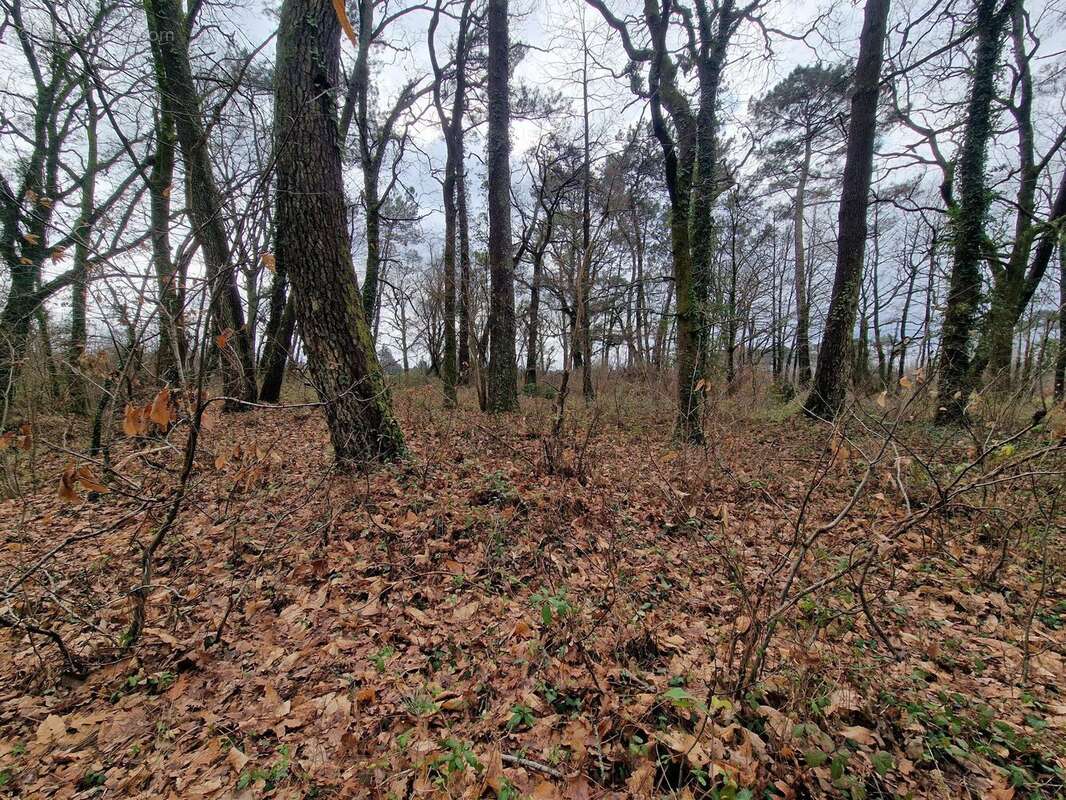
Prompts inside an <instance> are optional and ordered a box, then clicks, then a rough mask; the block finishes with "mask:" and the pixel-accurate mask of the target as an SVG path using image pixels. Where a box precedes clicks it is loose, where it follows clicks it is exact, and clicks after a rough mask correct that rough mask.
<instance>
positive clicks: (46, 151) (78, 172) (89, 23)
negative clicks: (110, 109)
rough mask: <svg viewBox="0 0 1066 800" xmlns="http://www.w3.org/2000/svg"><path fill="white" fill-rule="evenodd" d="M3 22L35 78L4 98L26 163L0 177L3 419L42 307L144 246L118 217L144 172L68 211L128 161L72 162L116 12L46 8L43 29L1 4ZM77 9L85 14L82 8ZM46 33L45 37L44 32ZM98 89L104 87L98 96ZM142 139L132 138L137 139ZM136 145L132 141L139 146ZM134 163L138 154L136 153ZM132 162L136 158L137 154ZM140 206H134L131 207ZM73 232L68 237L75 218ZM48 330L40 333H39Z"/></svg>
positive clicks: (109, 157)
mask: <svg viewBox="0 0 1066 800" xmlns="http://www.w3.org/2000/svg"><path fill="white" fill-rule="evenodd" d="M0 8H2V9H3V16H4V20H5V22H6V21H10V23H11V26H10V27H11V30H12V31H13V32H14V36H15V38H16V39H17V42H18V44H17V49H18V52H19V53H20V54H21V56H22V59H23V61H24V62H25V66H26V68H27V69H28V71H29V75H30V82H31V85H30V87H29V91H28V92H27V91H24V90H19V91H18V92H17V93H8V94H7V97H6V98H5V100H7V99H11V98H14V100H13V102H12V105H11V106H6V107H5V111H4V115H5V118H6V120H7V124H6V125H5V126H4V128H5V129H16V130H18V135H17V137H16V138H17V140H18V142H19V150H20V153H21V155H20V158H19V159H17V161H16V163H15V166H14V169H12V170H11V172H10V173H6V174H0V260H2V262H3V263H4V265H5V266H6V267H7V268H8V275H9V280H8V282H7V295H6V297H5V299H4V302H3V309H2V310H0V418H3V417H4V416H5V413H6V409H7V408H9V407H10V404H11V403H12V402H13V401H14V399H15V390H16V387H17V378H18V375H19V370H20V367H21V365H22V361H23V359H24V358H25V356H26V352H27V345H28V340H29V336H30V331H31V328H32V325H33V322H34V320H38V319H44V314H43V309H42V305H43V304H44V303H45V302H46V301H47V300H49V298H51V297H53V296H54V295H55V294H56V293H57V292H59V291H61V290H62V289H65V288H66V287H67V286H70V285H71V284H72V283H75V282H77V283H78V284H79V286H81V285H84V283H85V282H86V281H87V280H88V279H89V277H90V276H89V275H88V274H87V268H88V263H89V261H90V256H91V261H93V262H104V261H107V260H108V259H109V258H112V257H114V256H117V255H119V254H121V253H123V252H125V251H127V250H129V249H131V248H132V247H135V246H137V245H138V244H139V243H140V242H141V241H143V240H144V238H145V237H143V236H142V237H139V238H131V239H128V240H125V241H123V238H122V233H123V230H124V227H125V226H126V224H127V223H128V222H129V219H130V215H129V214H116V215H112V214H111V212H113V211H116V210H117V209H118V208H120V207H121V204H122V203H123V201H124V200H129V198H127V197H126V193H127V191H128V190H129V189H130V185H131V184H132V183H133V182H134V181H135V180H136V178H137V175H138V171H137V170H136V169H134V170H132V171H131V172H130V173H129V174H128V175H127V176H126V177H124V178H121V179H114V178H113V179H112V180H111V181H110V185H111V186H112V187H113V190H112V191H111V192H109V193H108V194H106V195H105V196H103V197H101V198H94V200H93V209H92V211H91V213H89V214H85V213H84V208H82V207H80V204H79V206H78V207H77V208H73V209H72V208H70V203H68V200H70V199H72V198H73V199H76V200H82V199H84V198H85V197H86V194H85V193H84V191H82V190H83V188H84V184H85V183H87V182H88V181H90V180H92V181H94V182H95V181H96V179H97V178H98V177H99V176H100V175H102V174H104V173H107V172H109V171H111V170H112V169H114V168H115V167H116V165H118V164H121V163H123V162H124V158H125V155H126V153H125V152H124V151H121V150H120V151H118V152H117V153H114V154H106V155H102V156H101V157H99V158H98V159H97V162H96V164H95V165H93V166H89V165H87V164H86V163H85V162H84V161H83V160H81V159H80V158H79V159H72V158H71V153H72V152H74V153H78V152H82V148H83V147H84V146H85V142H82V141H80V135H81V132H82V131H83V130H84V129H85V117H84V114H85V104H86V96H85V92H86V91H90V87H91V86H92V85H93V84H94V83H95V80H90V78H93V77H94V76H95V70H96V69H97V61H96V59H97V50H98V48H99V47H100V46H101V36H102V35H103V33H104V32H105V31H106V30H110V26H111V25H113V24H114V22H115V20H114V19H113V18H112V17H111V16H110V15H113V14H115V13H118V11H117V9H116V8H115V7H114V6H112V5H102V6H99V7H93V8H90V9H88V10H87V11H86V12H85V14H86V15H85V16H84V17H79V16H78V15H76V14H75V15H67V14H66V13H61V9H60V8H59V7H58V6H56V5H54V4H51V5H45V6H43V9H45V11H44V12H43V13H44V14H46V16H45V18H44V19H43V20H36V19H33V20H32V23H31V21H30V20H27V18H26V17H25V16H24V14H23V7H22V4H21V3H20V2H18V0H11V1H9V0H3V2H2V3H0ZM79 10H80V9H79ZM38 32H40V34H39V33H38ZM97 88H98V87H97ZM134 138H136V137H134ZM135 143H136V142H135V141H134V142H132V143H131V146H132V144H135ZM130 152H131V155H134V154H132V151H130ZM134 157H135V155H134ZM134 201H135V198H134ZM63 210H69V211H71V213H72V216H73V217H74V220H75V221H74V224H73V225H71V226H70V229H69V230H67V231H66V232H64V226H65V225H66V224H67V220H68V219H69V217H67V218H64V215H63V214H62V213H61V212H62V211H63ZM112 216H115V217H118V218H119V222H118V224H117V225H113V227H112V231H111V233H112V234H113V235H112V236H111V239H112V242H113V243H114V244H113V245H112V246H109V247H106V248H101V249H93V252H92V253H91V254H90V252H88V250H89V249H91V248H87V249H86V250H85V251H83V256H84V258H83V260H82V261H81V262H80V263H78V264H75V265H74V266H72V267H71V268H70V269H65V270H63V271H62V272H60V273H59V274H57V275H55V276H54V277H52V278H49V279H45V272H44V270H45V265H46V264H47V263H53V264H59V263H62V262H63V261H64V260H65V259H66V255H65V254H66V253H67V251H69V250H70V249H71V248H73V247H75V246H76V245H77V244H78V242H79V241H83V242H84V237H83V236H81V235H80V234H79V231H81V232H88V231H94V230H96V228H97V226H100V225H102V224H103V223H105V222H109V218H111V217H112ZM43 332H44V329H42V333H43Z"/></svg>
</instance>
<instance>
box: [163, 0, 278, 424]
mask: <svg viewBox="0 0 1066 800" xmlns="http://www.w3.org/2000/svg"><path fill="white" fill-rule="evenodd" d="M145 14H146V16H147V18H148V30H149V31H150V32H151V34H152V37H151V38H152V55H153V58H154V60H155V70H156V78H157V81H158V84H159V92H160V96H161V97H164V96H165V97H166V98H167V100H169V101H170V102H171V103H172V104H173V112H174V121H175V125H176V130H177V139H178V145H179V146H180V148H181V154H182V159H183V160H184V162H185V172H186V177H187V180H186V186H187V195H188V197H187V200H188V204H189V216H190V218H191V220H192V225H193V235H194V236H195V237H196V239H197V241H198V242H199V243H200V251H201V253H202V254H203V258H204V265H205V267H206V272H207V282H208V291H209V292H210V298H211V312H212V316H213V317H214V321H215V325H216V327H217V329H218V333H219V334H221V333H222V332H223V331H226V330H227V329H228V330H230V331H232V334H231V335H230V337H229V342H228V344H227V346H226V352H225V353H224V354H223V358H222V382H223V391H225V393H226V395H227V396H229V397H230V398H232V400H229V401H227V402H226V405H225V408H227V409H228V410H231V411H237V410H241V409H243V408H246V406H244V405H242V404H241V403H240V402H237V401H240V400H244V401H247V402H255V400H256V394H257V387H256V381H255V364H254V361H253V357H254V354H253V353H252V347H251V337H250V336H249V335H248V329H247V327H246V325H245V320H244V309H243V307H242V306H241V296H240V292H239V290H238V288H237V275H236V271H235V270H234V268H233V264H232V263H231V252H230V246H229V242H228V241H227V238H226V229H225V226H224V225H223V221H222V216H221V214H222V210H223V202H222V194H221V192H220V191H219V188H218V184H217V183H216V181H215V174H214V170H213V168H212V165H211V157H210V154H209V152H208V147H207V145H208V142H207V134H206V131H205V129H204V123H203V117H202V115H201V108H200V97H199V94H198V92H197V89H196V84H195V83H194V81H193V77H192V68H191V66H190V64H189V50H188V33H187V31H186V25H185V19H184V15H183V14H182V12H181V9H180V7H179V5H178V3H177V2H176V1H175V0H145Z"/></svg>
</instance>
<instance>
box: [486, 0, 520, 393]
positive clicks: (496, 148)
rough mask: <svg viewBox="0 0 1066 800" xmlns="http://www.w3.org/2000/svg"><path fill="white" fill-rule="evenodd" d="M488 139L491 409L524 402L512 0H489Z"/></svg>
mask: <svg viewBox="0 0 1066 800" xmlns="http://www.w3.org/2000/svg"><path fill="white" fill-rule="evenodd" d="M488 46H489V58H488V87H487V91H488V106H489V107H488V122H489V130H488V139H487V142H486V161H487V167H488V184H489V193H488V194H489V196H488V207H489V253H488V256H489V280H490V284H491V292H490V297H489V302H490V308H489V330H490V334H489V335H490V338H489V368H488V376H487V384H488V386H487V389H488V410H489V411H490V412H493V413H498V412H503V411H513V410H516V409H517V408H518V383H517V381H518V375H517V367H516V364H515V309H514V264H513V255H512V253H511V246H512V244H511V167H510V151H511V135H510V130H509V126H510V118H511V114H510V98H509V97H508V64H509V61H510V58H509V53H508V48H509V47H510V37H509V35H508V23H507V0H489V6H488Z"/></svg>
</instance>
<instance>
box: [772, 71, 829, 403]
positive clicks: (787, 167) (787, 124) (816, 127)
mask: <svg viewBox="0 0 1066 800" xmlns="http://www.w3.org/2000/svg"><path fill="white" fill-rule="evenodd" d="M847 89H848V74H847V69H846V67H845V66H844V65H843V64H837V65H834V66H825V65H823V64H821V63H817V64H811V65H805V66H799V67H796V68H795V69H794V70H792V72H791V73H789V75H788V76H787V77H786V78H785V79H784V80H782V81H781V82H780V83H778V84H777V85H776V86H774V87H773V89H771V90H770V91H769V92H768V93H767V94H766V95H765V96H764V97H762V98H760V99H759V100H758V101H756V102H755V103H753V105H752V112H753V114H754V116H755V119H756V122H757V126H758V128H759V133H760V134H761V135H762V136H763V137H765V139H766V142H765V144H764V146H763V150H764V155H765V157H766V167H765V168H766V169H767V170H768V171H770V172H771V173H772V175H773V181H772V182H773V183H775V184H779V185H782V186H783V187H784V188H793V197H792V234H793V252H794V262H793V264H794V266H795V287H796V362H797V371H798V373H799V382H800V384H801V385H803V386H806V385H807V384H808V383H810V380H811V345H810V309H809V308H808V306H807V294H808V287H807V257H806V243H805V240H804V231H805V216H806V209H807V194H808V184H809V182H810V181H811V178H812V177H816V176H812V169H813V168H814V165H815V164H814V160H815V158H816V157H818V156H825V155H828V154H830V153H836V152H837V151H838V150H839V143H840V136H839V124H840V118H841V117H842V116H843V113H844V109H845V102H846V100H847Z"/></svg>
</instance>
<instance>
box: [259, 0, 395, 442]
mask: <svg viewBox="0 0 1066 800" xmlns="http://www.w3.org/2000/svg"><path fill="white" fill-rule="evenodd" d="M339 64H340V23H339V22H338V20H337V16H336V14H335V12H334V11H333V7H332V6H331V5H330V4H328V3H321V2H317V0H286V2H285V3H284V5H283V6H282V10H281V20H280V24H279V29H278V45H277V68H276V69H277V71H276V75H275V89H274V92H275V94H274V98H275V100H274V103H275V105H274V108H275V111H274V113H275V152H276V153H277V167H276V169H277V203H276V213H277V234H276V235H277V245H276V253H275V255H276V258H277V262H278V263H279V264H284V265H286V267H285V268H286V270H287V273H288V277H289V280H290V281H291V283H292V294H293V299H294V304H295V309H296V317H297V319H298V320H299V323H300V331H301V335H302V337H303V341H304V345H305V346H306V349H307V357H308V364H309V367H310V371H311V376H312V379H313V380H314V382H315V385H316V388H317V389H318V391H319V394H320V396H321V397H322V399H323V400H324V401H325V403H326V422H327V424H328V426H329V432H330V441H331V443H332V445H333V450H334V454H335V456H336V457H337V459H338V460H340V461H342V462H358V461H365V460H372V459H382V460H384V459H390V458H393V457H396V456H399V455H400V454H402V453H403V451H404V441H403V435H402V433H401V432H400V428H399V426H398V425H397V423H396V421H395V419H394V417H393V414H392V408H391V404H390V400H389V391H388V388H387V387H386V385H385V380H384V376H383V375H382V372H381V368H380V366H379V364H378V360H377V356H376V355H375V353H374V343H373V341H372V340H371V337H370V330H369V327H368V324H367V318H366V315H365V313H364V306H363V303H362V298H361V297H360V292H359V286H358V283H357V281H356V278H355V270H354V268H353V265H352V256H351V242H350V239H349V235H348V226H347V219H346V215H345V207H344V183H343V179H342V171H341V150H340V137H339V131H338V125H337V107H336V97H337V87H338V79H339V71H340V67H339Z"/></svg>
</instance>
